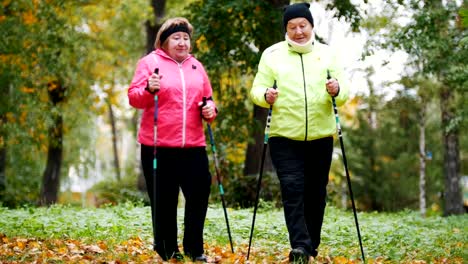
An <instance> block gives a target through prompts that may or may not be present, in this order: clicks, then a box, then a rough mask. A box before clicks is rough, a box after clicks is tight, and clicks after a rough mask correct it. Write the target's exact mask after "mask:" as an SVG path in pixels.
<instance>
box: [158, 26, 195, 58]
mask: <svg viewBox="0 0 468 264" xmlns="http://www.w3.org/2000/svg"><path fill="white" fill-rule="evenodd" d="M164 46H165V50H166V52H167V54H168V55H169V56H170V57H171V58H173V59H174V60H176V61H177V62H182V61H183V60H185V59H186V58H187V57H188V55H189V52H190V48H191V44H190V36H189V34H188V33H186V32H175V33H172V34H171V35H170V36H169V37H168V38H167V40H166V41H165V43H164Z"/></svg>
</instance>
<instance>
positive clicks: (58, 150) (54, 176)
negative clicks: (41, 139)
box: [40, 114, 63, 205]
mask: <svg viewBox="0 0 468 264" xmlns="http://www.w3.org/2000/svg"><path fill="white" fill-rule="evenodd" d="M62 139H63V120H62V116H61V114H58V116H57V117H56V118H55V120H54V127H51V128H50V129H49V150H48V154H47V166H46V169H45V171H44V176H43V180H42V190H41V201H40V204H41V205H51V204H53V203H56V202H57V198H58V190H59V187H60V167H61V165H62V150H63V146H62V144H63V143H62Z"/></svg>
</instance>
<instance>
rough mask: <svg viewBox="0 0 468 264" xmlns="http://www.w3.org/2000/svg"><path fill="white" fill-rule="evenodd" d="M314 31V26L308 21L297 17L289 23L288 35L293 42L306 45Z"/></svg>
mask: <svg viewBox="0 0 468 264" xmlns="http://www.w3.org/2000/svg"><path fill="white" fill-rule="evenodd" d="M312 29H313V27H312V24H310V22H309V21H308V20H307V19H305V18H303V17H297V18H293V19H291V20H289V21H288V24H287V25H286V34H288V38H289V39H291V40H292V41H294V42H297V43H299V44H304V43H306V42H307V41H309V40H310V38H311V37H312Z"/></svg>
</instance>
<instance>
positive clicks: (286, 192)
mask: <svg viewBox="0 0 468 264" xmlns="http://www.w3.org/2000/svg"><path fill="white" fill-rule="evenodd" d="M269 146H270V155H271V159H272V162H273V165H274V166H275V168H276V172H277V175H278V178H279V181H280V185H281V195H282V201H283V206H284V215H285V219H286V225H287V228H288V232H289V241H290V243H291V247H292V248H303V249H304V250H305V251H306V252H308V253H309V254H310V255H312V256H316V255H317V248H318V246H319V244H320V232H321V229H322V222H323V215H324V212H325V205H326V203H325V199H326V195H327V190H326V188H327V184H328V173H329V171H330V165H331V158H332V152H333V138H332V137H327V138H322V139H318V140H313V141H295V140H290V139H287V138H282V137H272V138H270V140H269Z"/></svg>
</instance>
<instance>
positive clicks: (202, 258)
mask: <svg viewBox="0 0 468 264" xmlns="http://www.w3.org/2000/svg"><path fill="white" fill-rule="evenodd" d="M192 260H193V261H195V262H204V263H207V262H208V257H207V256H206V255H205V254H201V255H200V256H197V257H194V258H192Z"/></svg>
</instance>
